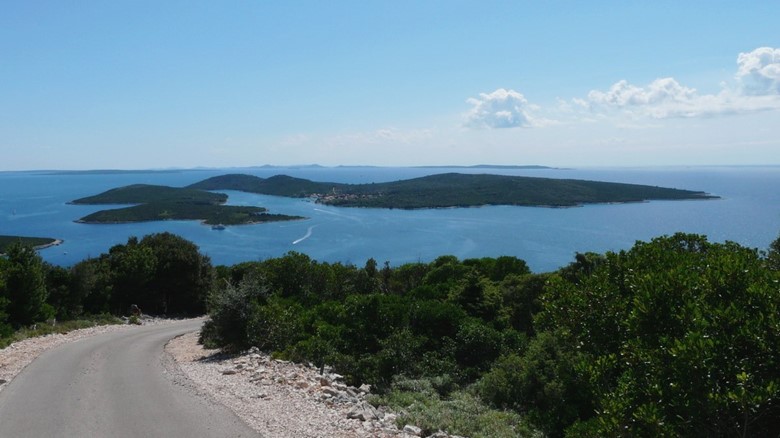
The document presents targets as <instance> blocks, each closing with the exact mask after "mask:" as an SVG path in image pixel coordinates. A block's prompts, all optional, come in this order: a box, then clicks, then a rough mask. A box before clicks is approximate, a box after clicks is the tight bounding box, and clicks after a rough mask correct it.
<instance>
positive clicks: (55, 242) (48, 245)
mask: <svg viewBox="0 0 780 438" xmlns="http://www.w3.org/2000/svg"><path fill="white" fill-rule="evenodd" d="M63 243H65V241H64V240H62V239H54V240H52V241H51V242H49V243H44V244H43V245H36V246H33V249H34V250H36V251H38V250H41V249H46V248H51V247H52V246H60V245H62V244H63Z"/></svg>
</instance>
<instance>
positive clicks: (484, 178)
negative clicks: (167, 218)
mask: <svg viewBox="0 0 780 438" xmlns="http://www.w3.org/2000/svg"><path fill="white" fill-rule="evenodd" d="M188 188H191V189H203V190H240V191H245V192H251V193H260V194H265V195H276V196H287V197H295V198H304V197H314V198H316V199H317V202H320V203H323V204H327V205H335V206H340V207H377V208H405V209H415V208H442V207H473V206H480V205H524V206H551V207H571V206H576V205H582V204H593V203H612V202H615V203H616V202H640V201H648V200H670V199H675V200H676V199H712V198H717V196H712V195H709V194H707V193H704V192H696V191H691V190H679V189H671V188H664V187H654V186H647V185H638V184H621V183H610V182H600V181H585V180H575V179H552V178H537V177H525V176H504V175H490V174H480V175H472V174H460V173H445V174H439V175H430V176H425V177H421V178H414V179H409V180H402V181H394V182H387V183H372V184H343V183H331V182H315V181H310V180H307V179H301V178H294V177H291V176H287V175H276V176H273V177H270V178H265V179H264V178H259V177H256V176H252V175H242V174H229V175H221V176H215V177H213V178H208V179H206V180H204V181H201V182H198V183H195V184H192V185H190V186H188Z"/></svg>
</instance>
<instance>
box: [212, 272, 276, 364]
mask: <svg viewBox="0 0 780 438" xmlns="http://www.w3.org/2000/svg"><path fill="white" fill-rule="evenodd" d="M267 293H268V290H267V288H266V286H265V281H264V279H263V278H262V277H260V276H257V275H249V276H247V277H245V278H244V279H243V280H241V283H239V285H238V286H233V285H232V284H229V283H228V284H226V285H225V287H224V288H223V289H218V290H215V291H213V292H212V293H211V296H210V297H209V308H210V309H211V313H210V316H211V318H210V319H209V320H208V321H206V323H205V324H203V329H202V330H201V333H200V342H201V343H202V344H203V345H205V346H206V347H208V348H218V347H222V348H223V349H225V350H228V351H238V350H241V349H244V348H246V347H247V346H248V345H249V343H250V342H249V341H250V338H249V333H248V331H247V329H248V325H249V320H250V317H251V316H252V315H253V313H254V309H255V308H256V307H257V306H258V303H259V302H260V301H262V300H264V299H265V297H266V296H267Z"/></svg>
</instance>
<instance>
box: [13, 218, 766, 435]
mask: <svg viewBox="0 0 780 438" xmlns="http://www.w3.org/2000/svg"><path fill="white" fill-rule="evenodd" d="M779 284H780V239H778V240H777V241H775V242H773V243H772V245H771V246H770V248H769V249H768V251H767V252H766V253H763V252H759V251H757V250H754V249H750V248H745V247H742V246H740V245H738V244H735V243H731V242H726V243H712V242H709V241H707V239H706V238H705V237H703V236H699V235H691V234H676V235H673V236H664V237H660V238H657V239H654V240H652V241H650V242H638V243H637V244H636V245H635V246H634V247H633V248H632V249H630V250H627V251H621V252H607V253H605V254H595V253H586V254H578V255H577V256H576V258H575V260H574V261H573V262H572V263H571V264H570V265H569V266H566V267H564V268H562V269H560V270H558V271H556V272H551V273H542V274H537V273H531V272H530V271H529V270H528V268H527V266H526V264H525V263H524V262H523V261H522V260H520V259H517V258H515V257H498V258H481V259H467V260H459V259H457V258H455V257H453V256H442V257H439V258H438V259H436V260H434V261H432V262H430V263H411V264H406V265H402V266H398V267H391V266H390V265H389V264H387V263H385V264H384V266H379V265H378V264H377V263H376V262H375V261H374V260H373V259H372V260H368V261H367V262H366V264H365V265H364V266H362V267H357V266H353V265H344V264H341V263H322V262H318V261H315V260H312V259H310V258H309V257H308V256H306V255H304V254H299V253H294V252H292V253H288V254H287V255H285V256H283V257H280V258H274V259H269V260H265V261H261V262H248V263H241V264H238V265H234V266H229V267H228V266H218V267H216V268H212V267H211V265H210V263H209V260H208V258H206V257H204V256H202V255H201V254H200V253H199V252H198V249H197V247H196V246H195V245H193V244H192V243H190V242H188V241H186V240H184V239H181V238H179V237H177V236H174V235H171V234H167V233H163V234H154V235H150V236H146V237H144V238H143V239H141V240H138V239H135V238H131V239H130V240H128V242H127V244H124V245H116V246H115V247H113V248H111V250H110V251H109V252H108V253H107V254H103V255H101V256H100V257H98V258H95V259H88V260H84V261H82V262H81V263H78V264H77V265H75V266H73V267H72V268H68V269H65V268H60V267H55V266H49V265H47V264H45V263H43V262H42V261H41V260H40V257H38V256H37V254H35V252H34V251H32V250H30V249H29V248H27V247H24V246H22V245H18V244H16V245H12V246H11V248H9V251H8V255H7V256H5V257H1V258H0V335H2V336H0V337H2V338H3V339H5V340H6V341H7V339H9V336H10V334H11V333H12V332H13V331H14V330H16V329H21V328H24V327H28V326H29V325H30V324H34V323H35V322H38V321H45V320H47V319H50V318H52V317H54V316H56V317H57V318H58V320H65V319H72V318H77V317H79V316H83V315H88V314H101V313H112V314H116V315H119V314H124V313H126V312H127V310H128V307H129V305H130V304H138V305H140V306H141V307H142V308H143V309H144V311H146V312H148V313H180V314H197V313H200V312H203V311H205V310H208V312H209V315H210V320H209V322H207V323H206V325H205V326H204V329H203V332H202V340H203V342H204V343H206V344H207V345H209V346H219V347H222V348H224V349H226V350H228V351H238V350H242V349H245V348H247V347H249V346H257V347H259V348H262V349H264V350H266V351H270V352H274V354H275V355H277V356H278V357H282V358H287V359H292V360H296V361H301V362H310V363H312V364H314V365H316V366H318V367H323V368H324V367H326V366H329V367H332V368H333V369H334V370H335V371H336V372H339V373H341V374H343V375H345V376H346V378H347V379H348V380H349V381H350V382H351V383H353V384H359V383H370V384H372V385H374V387H375V388H376V391H375V392H376V393H377V395H376V396H375V397H374V398H373V400H372V401H373V402H374V403H382V404H388V405H390V406H392V407H393V408H394V409H396V410H397V411H399V412H401V418H400V421H402V422H407V423H416V424H418V425H419V426H421V427H423V429H424V430H425V431H426V432H433V431H435V430H437V429H443V430H447V431H448V432H450V433H455V434H461V435H468V436H474V437H476V436H491V437H493V436H540V434H544V435H546V436H550V437H563V436H568V437H602V436H653V437H655V436H670V437H671V436H675V437H676V436H724V437H725V436H778V434H780V286H778V285H779ZM0 342H2V339H0Z"/></svg>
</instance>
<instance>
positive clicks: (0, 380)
mask: <svg viewBox="0 0 780 438" xmlns="http://www.w3.org/2000/svg"><path fill="white" fill-rule="evenodd" d="M6 383H8V380H5V379H0V385H5V384H6Z"/></svg>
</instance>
